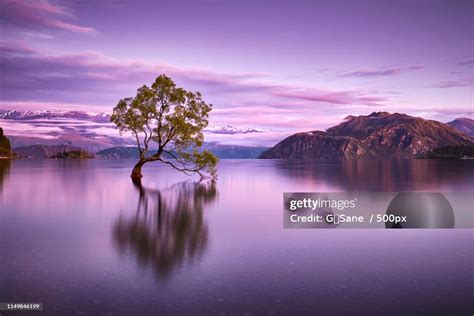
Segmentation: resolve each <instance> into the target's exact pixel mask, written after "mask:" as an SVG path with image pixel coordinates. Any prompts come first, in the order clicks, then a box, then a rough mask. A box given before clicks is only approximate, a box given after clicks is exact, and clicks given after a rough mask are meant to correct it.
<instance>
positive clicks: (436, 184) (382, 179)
mask: <svg viewBox="0 0 474 316" xmlns="http://www.w3.org/2000/svg"><path fill="white" fill-rule="evenodd" d="M276 166H277V170H279V172H281V173H282V174H284V175H285V176H288V177H291V178H295V177H296V178H300V179H301V180H310V181H312V182H314V183H316V184H317V183H326V184H329V185H331V186H334V187H337V188H341V189H344V190H368V191H386V192H389V191H399V190H424V189H430V188H440V187H443V188H444V189H449V188H450V186H453V187H456V186H457V187H459V186H460V185H461V186H463V185H464V186H468V187H469V186H472V185H473V179H474V177H473V176H474V169H473V168H472V166H473V162H472V161H470V160H417V159H399V160H388V159H387V160H369V159H365V160H362V159H359V160H356V159H346V160H331V161H328V160H313V161H309V160H280V161H278V162H277V163H276Z"/></svg>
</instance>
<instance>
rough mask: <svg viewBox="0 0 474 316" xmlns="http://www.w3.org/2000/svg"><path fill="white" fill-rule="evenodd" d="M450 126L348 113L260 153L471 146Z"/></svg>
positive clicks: (301, 155) (387, 154) (400, 152)
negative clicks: (333, 122) (337, 121)
mask: <svg viewBox="0 0 474 316" xmlns="http://www.w3.org/2000/svg"><path fill="white" fill-rule="evenodd" d="M473 142H474V141H473V139H472V138H470V137H469V136H467V135H465V134H462V133H460V132H459V131H457V130H456V129H454V128H453V127H451V126H449V125H446V124H443V123H440V122H437V121H432V120H425V119H422V118H418V117H413V116H409V115H406V114H400V113H394V114H391V113H388V112H374V113H372V114H370V115H366V116H365V115H361V116H348V117H347V118H346V119H345V120H344V122H342V123H341V124H339V125H336V126H334V127H332V128H329V129H328V130H327V131H326V132H323V131H311V132H305V133H298V134H294V135H292V136H290V137H287V138H286V139H284V140H282V141H281V142H280V143H278V144H277V145H275V146H274V147H273V148H271V149H269V150H267V151H265V152H264V153H262V155H261V156H260V158H267V159H321V158H336V159H337V158H414V157H417V156H420V155H424V154H426V153H428V152H430V151H432V150H433V149H435V148H439V147H443V146H471V145H472V144H473Z"/></svg>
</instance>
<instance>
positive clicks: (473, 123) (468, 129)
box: [446, 117, 474, 136]
mask: <svg viewBox="0 0 474 316" xmlns="http://www.w3.org/2000/svg"><path fill="white" fill-rule="evenodd" d="M446 124H448V125H449V126H451V127H454V128H455V129H457V130H458V131H460V132H461V133H464V134H466V135H469V136H474V120H473V119H470V118H467V117H461V118H457V119H455V120H454V121H451V122H448V123H446Z"/></svg>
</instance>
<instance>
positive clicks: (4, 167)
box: [0, 159, 11, 192]
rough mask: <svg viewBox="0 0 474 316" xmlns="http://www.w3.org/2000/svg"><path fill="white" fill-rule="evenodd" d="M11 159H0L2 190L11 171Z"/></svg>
mask: <svg viewBox="0 0 474 316" xmlns="http://www.w3.org/2000/svg"><path fill="white" fill-rule="evenodd" d="M10 164H11V162H10V159H0V192H1V191H2V189H3V183H4V182H5V180H6V179H7V177H8V175H9V173H10Z"/></svg>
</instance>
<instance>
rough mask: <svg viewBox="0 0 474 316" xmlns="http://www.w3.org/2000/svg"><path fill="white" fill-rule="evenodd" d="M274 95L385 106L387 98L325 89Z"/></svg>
mask: <svg viewBox="0 0 474 316" xmlns="http://www.w3.org/2000/svg"><path fill="white" fill-rule="evenodd" d="M274 95H277V96H280V97H285V98H293V99H301V100H307V101H314V102H324V103H332V104H362V105H367V106H383V105H382V104H381V102H383V101H384V100H385V99H384V98H382V97H374V96H359V95H357V93H355V92H351V91H339V92H324V91H311V90H304V91H287V92H275V93H274Z"/></svg>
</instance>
